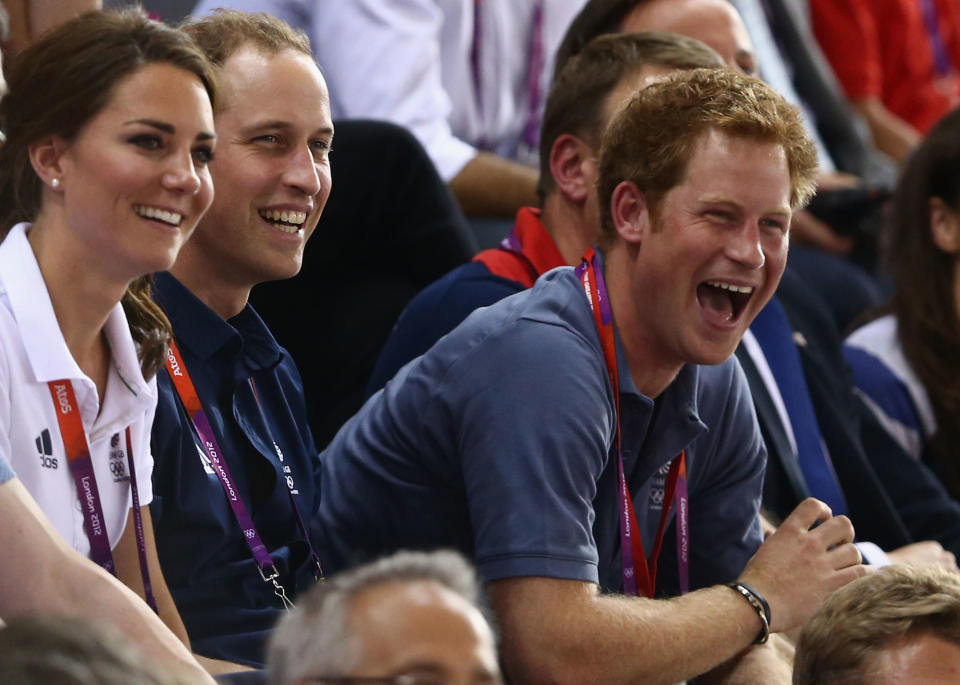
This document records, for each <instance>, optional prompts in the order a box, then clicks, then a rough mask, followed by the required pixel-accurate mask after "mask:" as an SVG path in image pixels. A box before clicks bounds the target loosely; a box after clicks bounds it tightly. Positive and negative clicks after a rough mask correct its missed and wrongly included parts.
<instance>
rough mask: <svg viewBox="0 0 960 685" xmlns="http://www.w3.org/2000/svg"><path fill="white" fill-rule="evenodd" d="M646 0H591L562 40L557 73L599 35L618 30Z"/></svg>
mask: <svg viewBox="0 0 960 685" xmlns="http://www.w3.org/2000/svg"><path fill="white" fill-rule="evenodd" d="M642 2H645V0H589V2H587V4H586V5H584V6H583V9H581V10H580V13H579V14H577V16H576V17H574V18H573V21H572V22H570V26H569V27H568V28H567V32H566V33H565V34H564V36H563V40H562V41H560V47H559V48H557V56H556V59H555V61H554V74H559V73H560V70H561V69H563V65H565V64H566V63H567V61H568V60H569V59H570V58H571V57H573V56H574V55H577V54H579V53H580V52H581V51H582V50H583V49H584V48H585V47H586V46H587V44H588V43H589V42H590V41H592V40H593V39H594V38H596V37H597V36H602V35H604V34H605V33H618V32H619V31H620V24H621V23H622V22H623V18H624V17H625V16H627V14H628V13H629V12H630V10H632V9H633V8H634V7H636V6H637V5H639V4H641V3H642Z"/></svg>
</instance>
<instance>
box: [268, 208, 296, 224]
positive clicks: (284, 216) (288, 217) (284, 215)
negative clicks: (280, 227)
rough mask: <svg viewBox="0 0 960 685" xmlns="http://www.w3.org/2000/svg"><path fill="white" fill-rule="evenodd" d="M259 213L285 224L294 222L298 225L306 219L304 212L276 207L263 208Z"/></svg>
mask: <svg viewBox="0 0 960 685" xmlns="http://www.w3.org/2000/svg"><path fill="white" fill-rule="evenodd" d="M260 215H261V216H262V217H263V218H264V219H270V220H272V221H282V222H284V223H286V224H296V225H298V226H299V225H300V224H302V223H303V222H304V221H306V220H307V213H306V212H287V211H280V210H278V209H264V210H262V211H261V212H260Z"/></svg>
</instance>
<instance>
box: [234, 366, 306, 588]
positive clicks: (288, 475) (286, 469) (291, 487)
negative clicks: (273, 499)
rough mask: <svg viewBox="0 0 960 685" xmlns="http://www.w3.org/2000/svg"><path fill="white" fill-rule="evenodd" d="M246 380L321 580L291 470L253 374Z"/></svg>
mask: <svg viewBox="0 0 960 685" xmlns="http://www.w3.org/2000/svg"><path fill="white" fill-rule="evenodd" d="M247 380H248V381H249V383H250V389H251V390H252V391H253V397H254V399H255V400H256V401H257V409H258V410H259V411H260V419H261V420H262V421H263V426H264V428H266V429H267V437H269V438H270V442H271V443H272V444H273V449H274V451H275V452H276V453H277V458H278V459H279V460H280V470H281V471H283V480H284V482H285V483H286V484H287V494H289V495H290V506H291V507H292V508H293V513H294V515H295V516H296V517H297V525H298V526H299V527H300V534H301V535H303V539H304V541H306V543H307V549H308V550H309V551H310V559H311V561H313V567H312V569H311V570H312V571H313V577H314V578H316V579H317V580H318V581H321V582H322V581H323V567H322V566H321V565H320V555H319V554H317V551H316V550H315V549H314V548H313V543H312V542H310V533H309V529H308V528H307V526H306V524H305V523H304V522H303V515H302V514H301V513H300V507H298V506H297V500H296V499H295V498H294V495H296V494H299V491H298V490H297V487H296V484H295V483H294V480H293V470H292V469H291V468H290V465H289V464H287V463H286V461H285V460H284V457H283V451H282V450H281V449H280V445H279V444H278V443H277V441H276V439H275V438H274V437H273V431H271V430H270V423H269V422H268V421H267V415H266V414H265V413H264V411H263V405H262V404H261V403H260V393H258V392H257V386H256V384H255V383H254V382H253V376H251V377H250V378H248V379H247Z"/></svg>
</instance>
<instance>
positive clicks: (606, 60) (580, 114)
mask: <svg viewBox="0 0 960 685" xmlns="http://www.w3.org/2000/svg"><path fill="white" fill-rule="evenodd" d="M647 65H652V66H658V67H666V68H669V69H697V68H722V67H723V66H724V64H723V59H722V58H721V57H720V55H718V54H717V53H716V52H714V51H713V50H712V49H711V48H708V47H707V46H706V45H704V44H703V43H701V42H700V41H698V40H695V39H693V38H688V37H686V36H678V35H676V34H673V33H663V32H659V31H645V32H643V33H617V34H612V35H605V36H601V37H599V38H597V39H596V40H593V41H591V42H590V44H589V45H587V46H586V47H585V48H584V49H583V51H582V52H581V53H579V54H577V55H576V56H574V57H573V58H572V59H570V60H569V62H568V63H566V64H565V65H564V66H563V68H562V69H558V70H557V73H556V76H555V77H554V81H553V85H552V86H551V87H550V94H549V95H548V97H547V103H546V106H545V108H544V112H543V124H542V126H541V130H540V180H539V181H538V183H537V193H538V194H539V195H540V200H541V202H542V201H543V198H544V196H545V195H546V194H547V193H549V192H550V191H552V190H553V189H554V188H555V187H556V182H555V181H554V179H553V176H552V175H551V174H550V152H551V150H552V148H553V144H554V142H556V140H557V138H559V137H560V136H561V135H563V134H564V133H571V134H573V135H576V136H578V137H579V138H582V139H583V140H584V141H586V142H587V143H588V144H590V145H591V146H592V147H594V148H597V149H599V147H600V138H601V136H602V135H603V129H604V128H605V127H606V124H607V122H606V121H605V120H604V118H605V116H606V115H607V112H606V104H607V102H606V98H607V96H608V95H609V94H610V93H611V92H612V91H613V90H614V89H616V87H617V86H618V85H619V84H620V82H621V81H622V80H623V79H624V78H625V77H627V76H628V75H630V74H632V73H634V72H635V71H637V70H638V69H640V68H641V67H643V66H647Z"/></svg>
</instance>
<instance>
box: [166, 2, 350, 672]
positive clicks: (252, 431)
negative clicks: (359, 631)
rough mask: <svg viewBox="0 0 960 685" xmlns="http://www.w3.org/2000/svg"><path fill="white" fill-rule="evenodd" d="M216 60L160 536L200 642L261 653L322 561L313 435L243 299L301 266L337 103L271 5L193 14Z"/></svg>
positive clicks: (173, 381) (179, 310)
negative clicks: (210, 148) (207, 199)
mask: <svg viewBox="0 0 960 685" xmlns="http://www.w3.org/2000/svg"><path fill="white" fill-rule="evenodd" d="M187 31H188V32H189V33H191V34H192V35H193V36H194V37H195V38H196V39H197V41H198V43H200V45H201V47H202V48H203V49H204V51H205V52H206V53H207V54H208V56H209V57H210V58H211V60H212V61H213V62H214V63H215V65H217V67H218V68H219V76H220V86H221V89H222V104H221V109H220V111H219V112H218V114H217V116H216V122H215V123H216V127H217V130H218V131H220V135H221V137H222V141H223V145H221V146H219V147H218V149H217V158H216V160H214V162H212V164H211V173H212V175H213V178H214V184H215V186H216V200H215V202H214V204H213V206H212V207H211V209H210V211H209V212H208V213H207V214H206V216H204V218H203V220H202V221H201V224H200V225H199V226H198V227H197V231H196V233H195V234H194V236H193V240H191V241H190V242H189V244H188V245H187V246H186V247H185V249H183V250H182V251H181V253H180V256H179V258H178V260H177V262H176V264H175V265H174V267H173V268H172V269H171V270H170V272H169V273H165V274H160V275H158V277H157V279H156V288H155V295H156V299H157V301H158V303H159V304H160V305H161V307H162V308H163V309H164V311H165V312H166V314H167V316H168V317H169V318H170V321H171V323H172V324H173V331H174V338H175V345H174V346H173V347H172V348H171V353H170V356H169V358H168V364H167V371H166V373H160V374H159V376H158V385H159V406H158V407H157V414H156V420H155V423H154V429H153V439H152V448H153V454H154V457H155V460H156V464H155V468H154V491H155V496H154V502H153V509H152V513H153V520H154V529H155V533H156V539H157V548H158V551H159V554H160V561H161V563H162V565H163V569H164V573H165V575H166V577H167V579H168V584H169V585H170V588H171V592H172V593H173V596H174V600H175V601H176V603H177V606H178V607H179V609H180V611H181V615H182V616H183V618H184V623H185V625H186V626H187V631H188V633H189V635H190V638H191V641H192V643H193V646H194V649H195V650H196V651H197V652H198V653H201V654H204V655H208V656H212V657H218V658H223V659H229V660H230V661H235V662H239V663H245V664H249V665H254V666H256V665H262V663H263V661H264V655H263V649H264V642H265V639H266V635H267V632H268V631H269V630H270V629H271V628H272V626H273V624H274V623H275V622H276V620H277V618H279V616H280V615H281V614H282V613H283V611H284V607H285V605H286V604H287V600H290V599H293V598H294V597H295V596H296V593H297V592H298V591H299V590H301V589H303V588H305V587H309V586H311V585H312V584H313V583H314V580H315V578H316V577H317V575H318V572H319V571H318V564H317V563H316V558H315V554H313V546H312V544H311V541H310V538H309V535H308V533H307V531H306V526H304V525H302V524H301V521H302V520H303V519H306V520H308V519H309V517H310V512H312V511H313V509H314V508H315V507H316V506H317V497H318V492H317V488H316V487H315V485H314V483H315V478H316V476H317V473H316V471H317V469H318V464H317V450H316V447H315V446H314V443H313V438H312V437H311V434H310V430H309V428H308V427H307V421H306V414H305V409H304V400H303V389H302V383H301V380H300V375H299V373H298V372H297V369H296V366H295V365H294V363H293V361H292V359H291V358H290V357H289V356H288V355H287V354H286V352H285V351H284V350H283V349H282V348H280V347H279V346H278V345H277V342H276V341H275V340H274V338H273V336H272V335H271V334H270V331H269V330H268V329H267V327H266V326H265V325H264V323H263V322H262V321H261V320H260V317H259V316H258V315H257V313H256V312H255V311H254V310H253V309H252V308H251V307H250V305H249V304H248V303H247V299H248V296H249V294H250V290H251V288H252V287H253V286H254V285H256V284H257V283H261V282H263V281H268V280H275V279H281V278H289V277H291V276H293V275H295V274H296V273H297V272H298V271H299V270H300V264H301V260H302V256H303V248H304V244H305V243H306V241H307V239H308V238H309V237H310V234H311V233H312V231H313V229H314V227H315V226H316V224H317V220H318V219H319V217H320V212H321V210H322V209H323V206H324V204H325V203H326V200H327V197H328V195H329V193H330V184H331V179H330V167H329V160H328V155H327V153H328V151H329V149H330V144H331V140H332V138H333V126H332V124H331V121H330V102H329V97H328V95H327V88H326V85H325V83H324V80H323V77H322V76H321V75H320V70H319V69H318V68H317V65H316V63H315V62H314V59H313V56H312V53H311V50H310V45H309V43H308V41H307V39H306V38H305V37H304V36H303V35H302V34H300V33H297V32H295V31H294V30H292V29H291V28H290V27H289V26H287V25H286V24H284V23H282V22H280V21H279V20H276V19H274V18H272V17H268V16H266V15H248V14H244V13H239V12H228V13H223V14H217V15H213V16H211V17H209V18H206V19H204V20H200V21H197V22H195V23H193V24H191V25H189V26H188V27H187Z"/></svg>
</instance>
